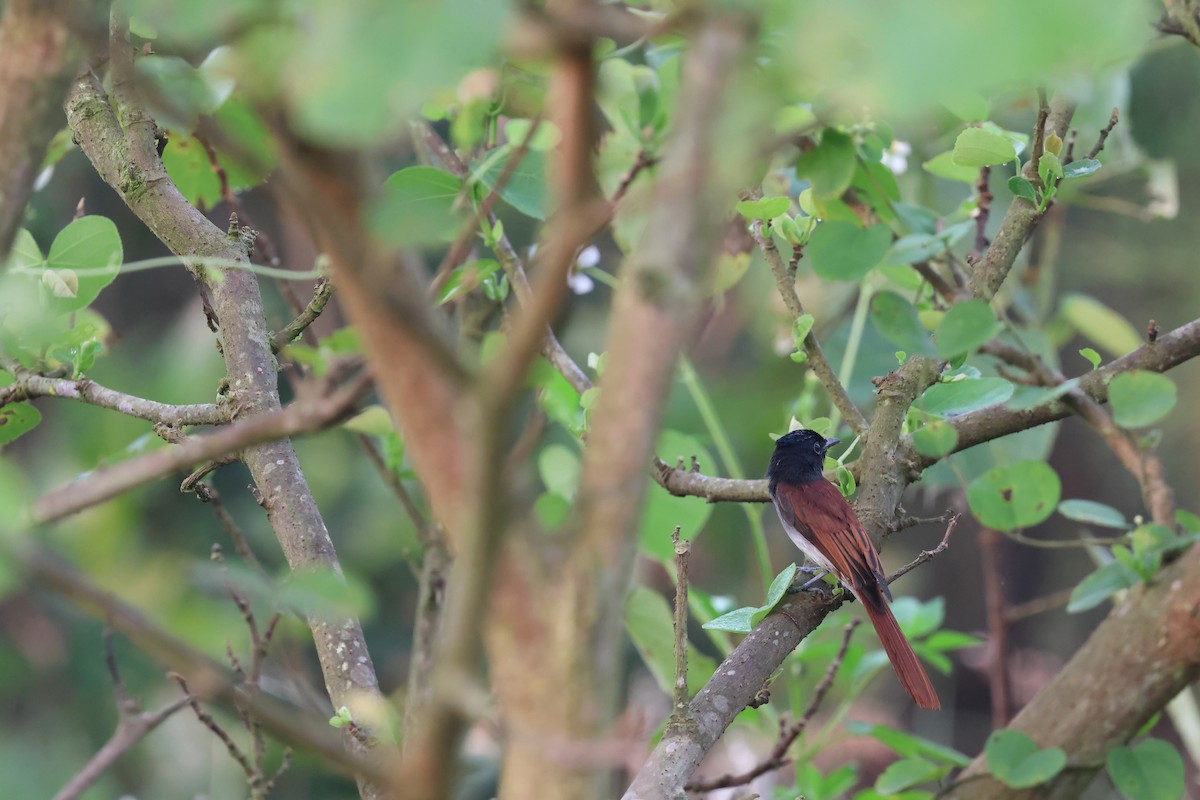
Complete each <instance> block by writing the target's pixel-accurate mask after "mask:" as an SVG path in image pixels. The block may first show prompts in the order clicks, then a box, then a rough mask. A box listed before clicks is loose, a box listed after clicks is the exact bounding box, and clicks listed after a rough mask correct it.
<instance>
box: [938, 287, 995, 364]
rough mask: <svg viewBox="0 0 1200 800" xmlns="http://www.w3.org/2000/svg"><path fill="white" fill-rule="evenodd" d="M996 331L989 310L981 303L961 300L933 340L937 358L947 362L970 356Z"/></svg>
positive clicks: (990, 310)
mask: <svg viewBox="0 0 1200 800" xmlns="http://www.w3.org/2000/svg"><path fill="white" fill-rule="evenodd" d="M999 330H1000V323H999V321H997V320H996V315H995V314H993V313H992V309H991V306H989V305H988V304H987V303H985V302H984V301H982V300H965V301H963V302H961V303H955V304H954V305H953V306H951V308H950V310H949V311H947V312H946V316H944V317H942V321H941V324H939V325H938V328H937V333H935V334H934V337H933V338H934V341H935V342H936V343H937V350H938V355H939V356H941V357H942V358H946V359H949V358H954V357H955V356H957V355H959V354H961V353H972V352H974V351H975V350H977V349H978V348H979V347H980V346H981V345H982V344H983V343H984V342H986V341H988V340H989V339H991V338H992V337H993V336H995V335H996V333H997V332H998V331H999Z"/></svg>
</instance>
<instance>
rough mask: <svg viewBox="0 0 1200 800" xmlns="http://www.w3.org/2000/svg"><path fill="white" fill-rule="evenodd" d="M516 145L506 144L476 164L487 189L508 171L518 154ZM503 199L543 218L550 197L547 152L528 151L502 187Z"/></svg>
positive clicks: (521, 210)
mask: <svg viewBox="0 0 1200 800" xmlns="http://www.w3.org/2000/svg"><path fill="white" fill-rule="evenodd" d="M516 154H517V147H516V146H515V145H506V146H505V147H501V148H497V149H496V150H493V151H492V152H491V153H488V154H487V155H486V156H485V157H484V159H483V162H482V164H473V165H472V166H473V167H475V169H476V171H477V172H478V174H479V179H480V180H481V181H482V182H483V184H484V185H485V186H487V187H488V189H491V190H493V191H494V190H495V188H496V186H497V185H499V183H500V178H501V176H503V175H504V174H505V173H507V172H508V170H509V167H508V163H509V162H510V161H511V160H512V159H513V158H514V157H515V156H516ZM500 197H501V199H503V200H504V202H506V203H508V204H509V205H510V206H512V207H513V208H515V209H516V210H517V211H520V212H521V213H522V214H524V215H525V216H527V217H533V218H534V219H541V220H544V219H545V218H546V211H547V207H546V206H547V203H548V202H549V196H548V195H547V193H546V154H545V153H541V152H538V151H537V150H527V151H525V153H524V155H522V156H521V161H520V163H519V164H517V166H516V167H515V168H514V169H513V170H512V172H511V173H510V174H509V176H508V180H507V181H506V182H505V184H504V186H503V187H501V189H500Z"/></svg>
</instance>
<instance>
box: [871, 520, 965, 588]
mask: <svg viewBox="0 0 1200 800" xmlns="http://www.w3.org/2000/svg"><path fill="white" fill-rule="evenodd" d="M960 517H962V515H961V514H955V515H953V516H952V517H950V521H949V522H948V523H946V532H945V533H944V534H943V535H942V541H941V542H939V543H938V546H937V547H935V548H933V549H932V550H922V551H921V552H920V553H918V554H917V557H916V558H914V559H913V560H912V561H910V562H908V563H907V564H905V565H904V566H903V567H901V568H900V569H898V570H896V571H895V572H893V573H892V574H891V576H889V577H888V585H889V586H890V585H891V584H892V583H893V582H894V581H895V580H896V579H898V578H902V577H904V576H905V575H907V574H908V573H910V572H912V571H913V570H914V569H916V568H917V567H919V566H921V565H922V564H924V563H925V562H926V561H929V560H931V559H933V558H936V557H937V556H939V555H941V554H942V553H944V552H945V550H946V548H947V547H949V546H950V534H952V533H954V529H955V528H956V527H958V520H959V518H960Z"/></svg>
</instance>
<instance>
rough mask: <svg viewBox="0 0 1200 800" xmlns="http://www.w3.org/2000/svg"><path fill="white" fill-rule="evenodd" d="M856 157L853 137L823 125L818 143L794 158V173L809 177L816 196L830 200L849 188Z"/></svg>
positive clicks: (819, 198)
mask: <svg viewBox="0 0 1200 800" xmlns="http://www.w3.org/2000/svg"><path fill="white" fill-rule="evenodd" d="M856 161H857V156H856V155H855V152H854V140H853V139H851V138H850V136H848V135H847V134H844V133H842V132H841V131H838V130H835V129H833V128H826V129H825V132H824V133H823V134H822V135H821V143H820V144H818V145H817V146H816V147H814V148H813V149H811V150H809V151H807V152H805V153H801V154H800V157H799V158H797V159H796V177H798V178H808V180H809V181H810V182H811V183H812V188H813V194H814V195H815V196H816V198H817V199H818V200H830V199H833V198H835V197H840V196H841V194H842V192H844V191H846V189H848V188H850V181H852V180H853V179H854V167H855V162H856Z"/></svg>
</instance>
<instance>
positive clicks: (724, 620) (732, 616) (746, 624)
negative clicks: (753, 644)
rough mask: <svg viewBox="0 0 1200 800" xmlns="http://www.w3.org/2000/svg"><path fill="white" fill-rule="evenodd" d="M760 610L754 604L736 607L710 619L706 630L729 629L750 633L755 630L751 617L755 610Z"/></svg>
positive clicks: (706, 624) (705, 627) (733, 631)
mask: <svg viewBox="0 0 1200 800" xmlns="http://www.w3.org/2000/svg"><path fill="white" fill-rule="evenodd" d="M755 611H758V609H757V608H755V607H754V606H744V607H742V608H735V609H734V610H733V611H728V612H726V613H724V614H722V615H721V616H719V617H717V618H716V619H712V620H709V621H708V622H706V623H704V625H703V627H704V629H705V630H710V631H729V632H730V633H749V632H750V631H752V630H754V623H753V622H752V621H751V619H752V618H753V616H754V612H755Z"/></svg>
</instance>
